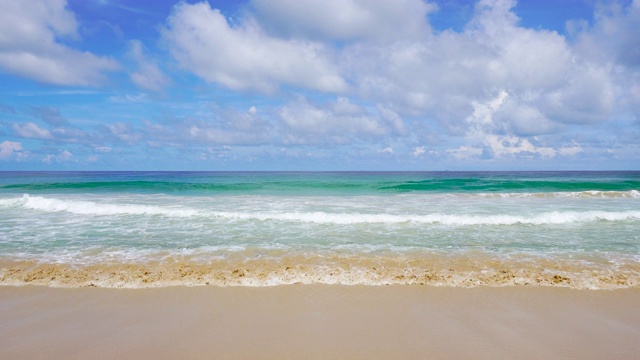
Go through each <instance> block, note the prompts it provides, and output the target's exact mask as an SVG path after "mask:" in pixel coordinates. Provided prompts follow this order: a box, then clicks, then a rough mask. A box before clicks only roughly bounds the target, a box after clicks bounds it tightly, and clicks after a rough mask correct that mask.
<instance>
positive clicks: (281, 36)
mask: <svg viewBox="0 0 640 360" xmlns="http://www.w3.org/2000/svg"><path fill="white" fill-rule="evenodd" d="M638 169H640V0H626V1H625V0H620V1H596V0H520V1H515V0H479V1H465V0H430V1H423V0H386V1H385V0H246V1H221V0H209V1H179V2H178V1H169V0H139V1H133V0H21V1H15V0H0V170H5V171H6V170H35V171H46V170H61V171H66V170H211V171H232V170H271V171H280V170H301V171H310V170H341V171H344V170H353V171H362V170H373V171H377V170H389V171H412V170H413V171H429V170H438V171H440V170H452V171H453V170H638Z"/></svg>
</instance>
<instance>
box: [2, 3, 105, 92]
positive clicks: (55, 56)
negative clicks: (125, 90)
mask: <svg viewBox="0 0 640 360" xmlns="http://www.w3.org/2000/svg"><path fill="white" fill-rule="evenodd" d="M76 28H77V22H76V20H75V17H74V14H73V13H72V12H71V11H69V10H68V9H67V8H66V0H23V1H12V0H0V68H2V69H4V70H5V71H8V72H10V73H12V74H15V75H18V76H23V77H27V78H31V79H35V80H38V81H41V82H45V83H51V84H57V85H83V86H96V85H100V84H101V83H103V82H104V81H105V80H106V78H105V76H104V72H106V71H112V70H115V69H117V68H118V64H117V63H116V62H115V61H114V60H112V59H110V58H106V57H100V56H97V55H94V54H92V53H90V52H84V51H79V50H76V49H73V48H70V47H68V46H66V45H64V44H62V43H61V42H60V41H59V39H60V38H71V39H74V38H77V37H78V34H77V31H76Z"/></svg>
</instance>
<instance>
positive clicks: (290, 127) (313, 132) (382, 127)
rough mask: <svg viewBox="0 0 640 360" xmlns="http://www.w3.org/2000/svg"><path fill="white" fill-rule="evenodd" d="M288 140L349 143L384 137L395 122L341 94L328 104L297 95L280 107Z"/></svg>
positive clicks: (308, 142) (297, 142)
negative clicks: (367, 109)
mask: <svg viewBox="0 0 640 360" xmlns="http://www.w3.org/2000/svg"><path fill="white" fill-rule="evenodd" d="M278 117H279V120H280V121H281V123H282V125H283V126H284V129H283V130H282V132H283V134H282V135H283V138H284V140H283V141H284V143H287V144H317V143H338V144H340V143H348V142H351V141H352V140H354V139H360V140H365V139H372V138H381V137H383V136H385V135H390V134H392V133H393V131H394V130H393V125H394V124H389V122H388V121H387V120H385V119H384V118H383V117H381V116H379V115H378V114H371V113H369V112H368V111H366V110H365V109H363V108H361V107H359V106H357V105H355V104H352V103H350V102H349V100H348V99H347V98H344V97H339V98H338V99H337V100H336V101H334V102H330V103H329V104H327V105H325V106H319V105H317V104H313V103H311V102H309V101H308V100H307V99H305V98H302V97H301V98H298V99H297V100H295V101H292V102H290V103H288V104H286V105H285V106H283V107H282V108H281V109H280V110H279V111H278Z"/></svg>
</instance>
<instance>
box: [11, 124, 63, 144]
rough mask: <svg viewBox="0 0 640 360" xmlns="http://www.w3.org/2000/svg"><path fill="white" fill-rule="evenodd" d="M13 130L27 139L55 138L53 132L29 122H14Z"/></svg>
mask: <svg viewBox="0 0 640 360" xmlns="http://www.w3.org/2000/svg"><path fill="white" fill-rule="evenodd" d="M12 128H13V131H14V132H15V134H16V135H18V136H20V137H23V138H27V139H43V140H46V139H53V136H52V135H51V132H49V130H47V129H43V128H41V127H39V126H38V125H36V124H34V123H32V122H28V123H26V124H13V126H12Z"/></svg>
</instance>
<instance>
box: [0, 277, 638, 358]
mask: <svg viewBox="0 0 640 360" xmlns="http://www.w3.org/2000/svg"><path fill="white" fill-rule="evenodd" d="M638 303H640V289H637V288H633V289H619V290H575V289H567V288H557V287H555V288H554V287H526V286H506V287H486V286H485V287H476V288H460V287H458V288H455V287H434V286H419V285H389V286H361V285H356V286H344V285H281V286H273V287H217V286H198V287H185V286H175V287H164V288H147V289H105V288H51V287H44V286H32V285H26V286H0V310H1V311H0V358H3V359H18V358H33V359H39V358H43V359H44V358H47V359H52V358H53V359H62V358H94V359H107V358H121V359H135V358H159V359H169V358H192V359H199V358H223V359H241V358H256V359H287V358H292V359H293V358H311V359H314V358H341V359H365V358H366V359H371V358H374V359H383V358H402V359H420V358H438V359H448V358H450V359H454V358H469V359H493V358H518V359H539V358H545V359H562V358H581V359H600V358H612V359H613V358H615V359H630V358H633V357H634V356H637V354H638V353H640V344H639V343H638V342H637V339H638V338H640V313H639V312H638V311H636V310H637V304H638Z"/></svg>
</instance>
